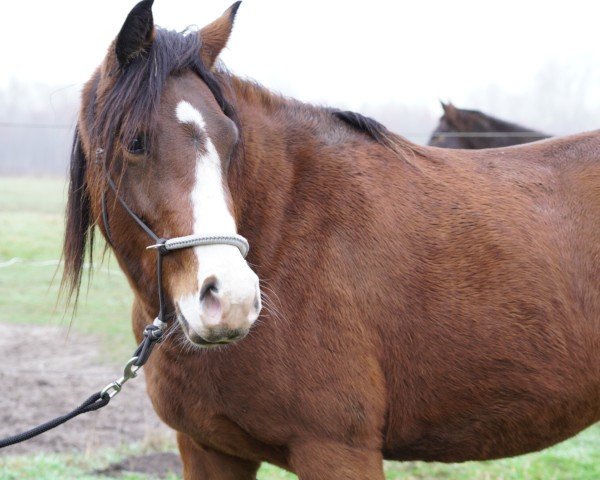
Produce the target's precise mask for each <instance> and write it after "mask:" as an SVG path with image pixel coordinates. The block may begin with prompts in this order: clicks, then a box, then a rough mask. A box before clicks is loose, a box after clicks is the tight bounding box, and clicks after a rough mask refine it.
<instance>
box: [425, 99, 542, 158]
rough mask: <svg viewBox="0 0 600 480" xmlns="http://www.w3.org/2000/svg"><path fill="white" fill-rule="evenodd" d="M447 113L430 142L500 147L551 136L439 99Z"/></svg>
mask: <svg viewBox="0 0 600 480" xmlns="http://www.w3.org/2000/svg"><path fill="white" fill-rule="evenodd" d="M440 103H441V105H442V109H443V110H444V114H443V115H442V116H441V117H440V121H439V123H438V126H437V128H436V129H435V130H434V132H433V133H432V135H431V138H430V139H429V142H428V145H430V146H433V147H442V148H464V149H479V148H497V147H509V146H511V145H520V144H522V143H530V142H535V141H537V140H543V139H545V138H550V135H547V134H546V133H542V132H538V131H537V130H532V129H530V128H525V127H522V126H520V125H517V124H516V123H510V122H506V121H504V120H500V119H499V118H496V117H492V116H491V115H487V114H485V113H482V112H480V111H478V110H465V109H462V108H457V107H455V106H454V105H452V103H447V104H446V103H444V102H440Z"/></svg>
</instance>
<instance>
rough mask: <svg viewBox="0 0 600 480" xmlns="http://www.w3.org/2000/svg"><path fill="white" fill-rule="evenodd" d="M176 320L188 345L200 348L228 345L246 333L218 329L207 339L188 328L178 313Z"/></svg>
mask: <svg viewBox="0 0 600 480" xmlns="http://www.w3.org/2000/svg"><path fill="white" fill-rule="evenodd" d="M177 319H178V321H179V323H180V325H181V329H182V330H183V333H184V335H185V336H186V338H187V339H188V340H189V341H190V343H192V344H193V345H196V346H198V347H202V348H214V347H222V346H225V345H230V344H232V343H235V342H237V341H239V340H241V339H242V338H244V337H245V336H246V335H247V333H248V331H247V330H243V329H236V330H223V329H219V330H217V331H216V332H214V333H212V334H211V336H210V337H209V338H205V337H203V336H201V335H200V334H199V333H197V332H196V331H195V330H194V329H192V328H191V327H190V324H189V322H188V321H187V319H186V318H185V316H184V315H183V314H182V313H181V312H179V313H178V315H177Z"/></svg>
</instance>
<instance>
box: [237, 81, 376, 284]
mask: <svg viewBox="0 0 600 480" xmlns="http://www.w3.org/2000/svg"><path fill="white" fill-rule="evenodd" d="M231 84H232V87H233V89H234V90H235V96H236V101H235V102H236V106H235V108H236V111H237V114H238V117H239V119H240V123H241V131H242V136H243V148H242V150H241V155H240V157H241V158H238V159H237V161H236V162H234V173H233V174H230V177H229V184H230V189H231V195H232V198H233V202H234V204H235V207H236V213H237V217H238V226H239V232H240V234H241V235H243V236H245V237H246V238H247V239H248V241H249V242H250V245H251V252H252V253H251V261H252V262H253V263H254V264H258V265H259V266H260V265H267V264H272V263H271V262H272V261H273V260H272V259H273V258H274V257H276V256H277V252H278V250H279V249H280V246H281V245H282V243H283V242H284V241H285V238H286V237H288V238H289V235H292V236H293V235H294V234H295V232H294V231H293V230H294V227H293V225H292V224H291V222H293V220H290V218H291V217H293V216H294V214H292V213H290V209H292V208H297V205H298V204H299V202H300V199H301V202H302V209H303V210H302V212H305V211H306V212H310V211H314V210H315V209H316V210H319V211H320V212H321V213H320V215H322V216H325V215H327V212H326V210H327V209H328V208H329V209H333V208H334V205H333V204H332V202H331V201H323V199H324V198H325V195H327V194H328V192H322V191H319V190H317V189H316V188H315V185H334V184H336V180H335V179H333V178H332V177H331V175H332V173H331V172H336V173H335V174H336V175H337V176H338V177H339V176H340V175H341V176H342V177H343V178H342V181H343V183H344V184H346V185H347V184H349V183H350V182H352V181H353V179H352V178H350V176H351V173H350V172H349V170H350V168H349V164H350V162H349V158H350V154H349V153H348V151H349V149H350V148H352V153H353V154H354V156H355V158H356V157H358V156H359V153H358V152H357V150H360V149H361V148H367V147H366V146H365V144H371V145H372V143H373V142H371V141H365V140H364V138H363V137H364V134H362V133H359V132H357V133H356V135H357V138H359V139H358V140H357V141H354V142H351V143H352V147H350V146H349V143H350V142H346V141H345V140H344V139H345V138H346V137H345V135H346V133H347V131H348V129H349V128H348V127H345V126H344V125H343V124H342V123H341V121H340V120H338V119H336V118H334V117H333V116H332V115H331V113H330V112H328V111H327V110H325V109H323V108H319V107H314V106H311V105H306V104H303V103H301V102H298V101H295V100H290V99H286V98H283V97H281V96H279V95H276V94H274V93H271V92H269V91H268V90H266V89H264V88H262V87H259V86H256V85H254V84H251V83H248V82H245V81H243V80H240V79H237V78H233V79H232V80H231ZM382 148H383V147H382ZM340 172H341V173H340ZM345 172H348V173H347V176H346V173H345ZM350 190H352V188H350ZM319 195H320V197H319ZM349 195H351V194H349ZM300 214H301V215H302V213H300ZM286 248H287V247H286ZM257 273H258V272H257ZM261 273H263V274H265V273H266V274H269V273H270V272H265V271H263V272H261ZM259 275H260V273H259Z"/></svg>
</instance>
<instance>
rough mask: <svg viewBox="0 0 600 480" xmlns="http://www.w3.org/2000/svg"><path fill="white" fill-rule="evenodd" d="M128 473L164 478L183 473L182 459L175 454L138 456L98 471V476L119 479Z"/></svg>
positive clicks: (96, 472)
mask: <svg viewBox="0 0 600 480" xmlns="http://www.w3.org/2000/svg"><path fill="white" fill-rule="evenodd" d="M127 472H134V473H145V474H148V475H152V476H153V477H155V478H164V477H167V476H168V475H170V474H171V473H178V474H180V475H181V473H182V465H181V459H180V458H179V455H176V454H175V453H169V452H165V453H151V454H149V455H138V456H135V457H129V458H126V459H125V460H123V461H121V462H118V463H113V464H112V465H110V466H109V467H107V468H104V469H102V470H97V471H95V472H94V473H95V474H96V475H106V476H109V477H119V476H121V475H123V474H124V473H127Z"/></svg>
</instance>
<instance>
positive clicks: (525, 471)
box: [0, 178, 600, 480]
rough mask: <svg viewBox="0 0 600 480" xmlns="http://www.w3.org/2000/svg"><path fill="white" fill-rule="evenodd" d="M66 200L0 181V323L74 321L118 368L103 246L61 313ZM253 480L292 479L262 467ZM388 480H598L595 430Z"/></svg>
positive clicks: (21, 460)
mask: <svg viewBox="0 0 600 480" xmlns="http://www.w3.org/2000/svg"><path fill="white" fill-rule="evenodd" d="M64 192H65V187H64V183H63V182H62V181H61V180H52V179H42V180H40V179H16V178H0V322H20V323H27V324H33V323H35V324H51V325H57V324H65V323H67V324H68V323H69V322H71V321H72V328H74V329H76V330H79V331H81V332H87V333H93V334H96V335H97V336H98V337H99V339H100V341H102V342H103V344H104V345H105V347H106V348H104V349H103V350H104V351H106V357H107V358H108V359H111V360H115V361H119V362H121V361H122V360H123V359H124V358H127V357H128V355H129V353H130V352H131V349H132V347H133V346H134V342H133V335H132V333H131V327H130V323H129V309H130V304H131V293H130V291H129V287H128V285H127V282H126V280H125V278H124V276H123V275H122V274H121V272H120V270H119V269H118V267H117V266H116V263H115V262H114V260H112V259H111V258H110V256H109V257H107V258H106V259H105V261H104V262H101V260H102V258H101V254H100V252H101V250H102V247H101V246H100V248H97V252H98V253H97V258H96V268H94V273H93V276H92V277H91V283H90V284H89V285H87V283H86V285H84V289H83V293H82V296H81V299H80V305H79V308H78V310H77V312H76V315H75V316H74V317H73V319H72V316H71V313H70V312H69V311H68V310H66V309H65V307H64V305H62V304H60V303H58V304H57V301H56V300H57V294H58V285H59V280H60V269H59V268H58V267H57V263H56V261H57V260H59V259H60V247H61V239H62V230H63V208H64ZM88 287H89V288H88ZM71 319H72V320H71ZM0 354H1V352H0ZM101 380H103V379H101ZM8 392H10V389H8ZM109 408H110V407H109ZM74 421H77V420H74ZM143 448H145V447H143V446H135V445H134V446H129V447H127V448H119V449H118V450H108V449H107V450H105V451H99V452H98V451H96V452H93V454H89V453H88V454H85V455H81V454H79V455H69V454H61V455H48V454H44V455H35V456H19V457H14V456H0V480H8V479H10V480H17V479H19V480H20V479H31V480H33V479H35V480H50V479H52V480H58V479H61V480H62V479H98V478H102V477H98V476H93V475H90V474H89V472H90V471H92V470H94V469H98V468H103V467H105V466H106V465H108V464H109V463H110V462H113V461H116V460H118V459H119V458H122V457H124V456H125V455H129V454H131V453H132V452H133V453H135V452H136V451H139V450H141V449H143ZM167 448H172V446H169V447H167ZM4 455H6V454H4ZM121 478H125V479H129V480H133V479H136V480H142V479H143V480H147V479H148V478H149V477H145V476H140V475H129V476H124V477H121ZM259 478H260V479H261V480H275V479H294V478H296V477H295V476H294V475H291V474H289V473H286V472H283V471H281V470H279V469H277V468H275V467H272V466H270V465H265V466H264V467H263V468H262V469H261V471H260V473H259ZM386 478H387V479H404V480H408V479H477V480H484V479H485V480H489V479H499V480H500V479H502V480H513V479H532V480H537V479H539V480H551V479H555V480H560V479H565V480H597V479H600V425H595V426H593V427H591V428H589V429H588V430H586V431H585V432H583V433H581V434H580V435H578V436H577V437H575V438H573V439H571V440H569V441H567V442H564V443H562V444H560V445H557V446H555V447H552V448H549V449H547V450H544V451H543V452H540V453H535V454H530V455H524V456H521V457H517V458H512V459H506V460H498V461H491V462H467V463H464V464H458V465H445V464H436V463H430V464H427V463H423V462H407V463H395V462H389V463H387V464H386Z"/></svg>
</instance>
